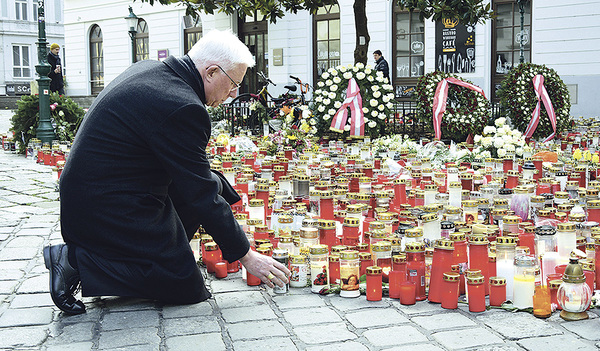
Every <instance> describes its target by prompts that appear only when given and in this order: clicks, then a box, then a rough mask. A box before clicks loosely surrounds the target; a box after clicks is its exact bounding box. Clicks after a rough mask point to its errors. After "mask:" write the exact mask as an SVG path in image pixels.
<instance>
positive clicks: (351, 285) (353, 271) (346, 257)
mask: <svg viewBox="0 0 600 351" xmlns="http://www.w3.org/2000/svg"><path fill="white" fill-rule="evenodd" d="M359 274H360V262H359V258H358V251H355V250H345V251H342V252H340V281H341V283H340V285H341V287H340V296H341V297H358V296H360V290H359Z"/></svg>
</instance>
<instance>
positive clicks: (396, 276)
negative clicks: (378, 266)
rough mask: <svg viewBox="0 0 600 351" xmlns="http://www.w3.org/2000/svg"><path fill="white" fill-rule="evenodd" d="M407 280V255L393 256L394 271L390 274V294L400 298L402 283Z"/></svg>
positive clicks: (394, 297) (392, 296) (393, 297)
mask: <svg viewBox="0 0 600 351" xmlns="http://www.w3.org/2000/svg"><path fill="white" fill-rule="evenodd" d="M405 281H406V255H405V254H401V255H394V256H392V271H391V272H390V274H389V296H390V298H392V299H399V298H400V284H402V283H403V282H405Z"/></svg>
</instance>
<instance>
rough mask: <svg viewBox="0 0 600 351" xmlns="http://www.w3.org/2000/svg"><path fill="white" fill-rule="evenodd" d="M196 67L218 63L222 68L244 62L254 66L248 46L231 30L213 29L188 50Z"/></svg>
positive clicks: (228, 67)
mask: <svg viewBox="0 0 600 351" xmlns="http://www.w3.org/2000/svg"><path fill="white" fill-rule="evenodd" d="M188 56H189V57H190V58H191V59H192V61H194V63H195V64H196V68H198V69H201V68H203V67H202V66H204V67H206V66H207V65H215V64H218V65H220V66H221V67H223V69H224V70H229V69H231V68H233V67H234V66H236V65H239V64H244V65H246V66H248V67H254V64H255V62H254V57H252V53H250V50H249V49H248V47H247V46H246V45H245V44H244V43H242V42H241V41H240V39H239V38H238V37H237V36H236V35H235V34H233V33H232V32H231V30H224V31H221V30H216V29H213V30H211V31H210V32H208V33H206V34H205V35H204V36H202V38H200V40H198V42H197V43H196V44H194V46H193V47H192V49H191V50H190V51H189V52H188Z"/></svg>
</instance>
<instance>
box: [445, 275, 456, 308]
mask: <svg viewBox="0 0 600 351" xmlns="http://www.w3.org/2000/svg"><path fill="white" fill-rule="evenodd" d="M459 284H460V274H458V273H454V272H445V273H444V277H443V282H442V287H441V288H442V297H441V300H442V301H441V302H442V308H446V309H452V310H453V309H457V308H458V286H459Z"/></svg>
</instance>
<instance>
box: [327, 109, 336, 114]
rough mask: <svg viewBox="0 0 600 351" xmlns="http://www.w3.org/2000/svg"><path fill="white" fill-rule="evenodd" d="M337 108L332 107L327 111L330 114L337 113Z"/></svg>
mask: <svg viewBox="0 0 600 351" xmlns="http://www.w3.org/2000/svg"><path fill="white" fill-rule="evenodd" d="M335 111H336V110H335V109H332V108H330V109H329V111H327V113H329V114H330V115H332V116H333V115H335Z"/></svg>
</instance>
